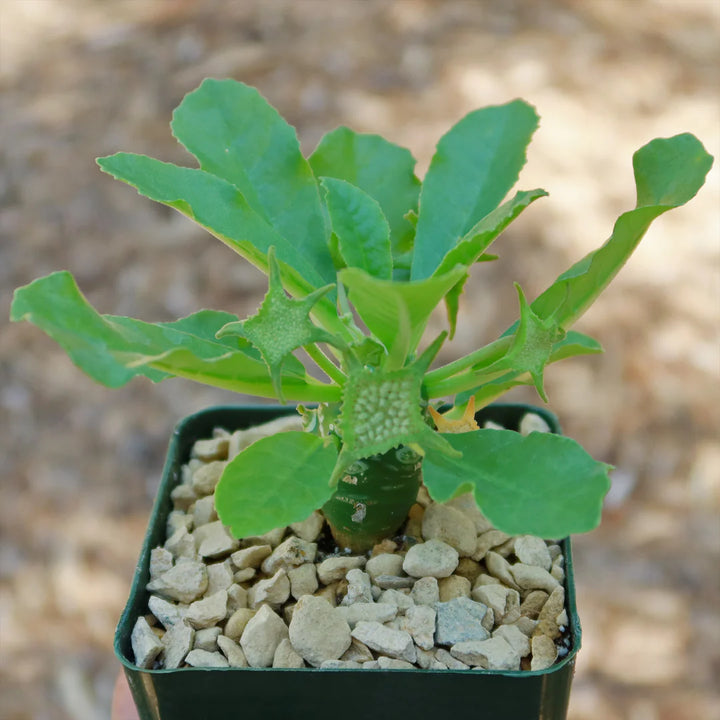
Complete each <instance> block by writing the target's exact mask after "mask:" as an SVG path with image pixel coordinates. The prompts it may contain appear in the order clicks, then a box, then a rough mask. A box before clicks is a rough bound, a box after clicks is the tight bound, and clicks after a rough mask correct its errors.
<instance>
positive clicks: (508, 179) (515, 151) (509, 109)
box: [411, 100, 538, 280]
mask: <svg viewBox="0 0 720 720" xmlns="http://www.w3.org/2000/svg"><path fill="white" fill-rule="evenodd" d="M537 124H538V116H537V113H536V112H535V110H534V108H532V107H531V106H530V105H528V104H527V103H525V102H523V101H522V100H514V101H513V102H510V103H508V104H506V105H499V106H494V107H487V108H483V109H481V110H475V111H474V112H471V113H470V114H468V115H466V116H465V117H464V118H463V119H462V120H461V121H460V122H459V123H457V124H456V125H455V126H453V127H452V128H451V129H450V131H449V132H448V133H446V134H445V135H444V136H443V137H442V138H441V139H440V142H439V143H438V145H437V151H436V153H435V155H434V156H433V159H432V162H431V163H430V168H429V169H428V172H427V175H426V176H425V180H424V181H423V186H422V191H421V194H420V210H419V213H418V223H417V232H416V234H415V246H414V249H413V260H412V271H411V278H412V279H413V280H419V279H422V278H426V277H429V276H430V275H432V274H433V273H434V272H435V270H436V269H437V268H438V266H439V265H440V263H441V262H442V260H443V258H444V257H445V255H446V254H447V253H448V251H450V250H451V249H452V248H453V247H455V245H456V244H457V242H458V241H459V240H460V238H462V237H463V236H465V235H466V233H468V231H469V230H470V229H471V228H472V227H473V225H475V224H476V223H477V222H478V221H479V220H481V219H482V218H484V217H485V216H486V215H487V214H488V213H490V212H491V211H492V210H494V209H495V208H496V207H497V206H498V205H499V204H500V202H501V201H502V199H503V198H504V197H505V195H506V194H507V193H508V191H509V190H510V189H511V188H512V186H513V185H514V184H515V182H516V181H517V178H518V175H519V173H520V170H521V168H522V166H523V165H524V164H525V148H526V146H527V144H528V143H529V142H530V138H531V136H532V134H533V132H534V131H535V129H536V128H537Z"/></svg>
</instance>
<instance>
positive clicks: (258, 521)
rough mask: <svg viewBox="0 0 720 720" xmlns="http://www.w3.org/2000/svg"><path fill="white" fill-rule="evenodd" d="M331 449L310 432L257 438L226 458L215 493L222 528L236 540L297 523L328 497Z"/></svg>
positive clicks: (334, 457)
mask: <svg viewBox="0 0 720 720" xmlns="http://www.w3.org/2000/svg"><path fill="white" fill-rule="evenodd" d="M336 460H337V451H336V450H335V448H334V447H333V446H332V445H328V446H326V445H325V443H324V441H323V440H322V438H319V437H317V436H316V435H311V434H310V433H303V432H284V433H278V434H276V435H271V436H270V437H266V438H262V439H261V440H258V441H257V442H255V443H253V444H252V445H250V447H248V448H246V449H245V450H243V451H242V452H241V453H240V454H239V455H237V456H236V457H235V458H234V459H233V460H231V461H230V462H229V463H228V465H227V466H226V467H225V470H224V471H223V474H222V477H221V478H220V482H219V483H218V485H217V488H216V489H215V505H216V507H217V511H218V516H219V517H220V520H221V521H222V523H223V525H226V526H228V527H229V528H230V529H231V531H232V533H233V534H234V535H235V536H236V537H238V538H242V537H247V536H250V535H262V534H263V533H266V532H268V531H270V530H272V529H274V528H277V527H285V526H286V525H289V524H290V523H294V522H302V521H303V520H305V518H307V517H308V516H309V515H310V513H312V512H313V510H317V509H318V508H319V507H322V505H324V504H325V502H327V500H329V498H330V496H331V495H332V494H333V489H332V488H331V487H330V484H329V480H330V475H331V473H332V470H333V467H334V465H335V461H336Z"/></svg>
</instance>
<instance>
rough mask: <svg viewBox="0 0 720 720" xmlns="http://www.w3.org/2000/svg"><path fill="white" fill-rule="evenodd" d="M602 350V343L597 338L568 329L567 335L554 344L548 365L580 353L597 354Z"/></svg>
mask: <svg viewBox="0 0 720 720" xmlns="http://www.w3.org/2000/svg"><path fill="white" fill-rule="evenodd" d="M601 352H603V348H602V345H601V344H600V343H599V342H598V341H597V340H595V338H591V337H590V336H589V335H585V334H583V333H581V332H577V330H568V331H567V333H566V334H565V337H564V338H563V339H562V340H560V341H559V342H556V343H555V344H554V345H553V349H552V352H551V353H550V358H549V359H548V365H549V364H550V363H554V362H557V361H558V360H565V359H566V358H571V357H577V356H578V355H596V354H598V353H601Z"/></svg>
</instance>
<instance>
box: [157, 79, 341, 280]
mask: <svg viewBox="0 0 720 720" xmlns="http://www.w3.org/2000/svg"><path fill="white" fill-rule="evenodd" d="M171 127H172V131H173V135H174V136H175V137H176V138H177V139H178V140H179V141H180V142H181V143H182V144H183V145H184V146H185V148H186V149H187V150H188V151H189V152H190V153H192V154H193V155H194V156H195V157H196V158H197V159H198V161H199V163H200V167H201V168H202V169H203V170H205V171H206V172H208V173H211V174H213V175H216V176H218V177H220V178H223V179H224V180H227V181H228V182H230V183H232V184H233V185H234V186H235V187H236V188H237V189H238V190H239V191H240V192H241V193H242V195H243V197H244V198H245V200H246V201H247V203H248V205H249V206H250V207H251V208H252V209H253V210H254V211H255V212H256V213H257V214H258V215H260V216H261V217H262V218H263V219H265V220H266V222H267V223H268V224H269V225H271V226H272V228H273V229H274V230H275V231H276V232H277V233H278V234H279V235H281V236H282V237H283V238H285V239H286V240H287V241H288V243H289V244H290V245H292V246H293V247H294V248H295V249H296V250H297V253H298V255H300V256H302V257H303V258H304V259H305V261H306V262H307V263H311V264H312V265H313V266H314V267H315V270H316V272H317V273H318V274H319V276H320V277H321V278H322V282H321V283H320V284H326V283H330V282H332V281H333V280H334V279H335V271H334V268H333V266H332V262H331V259H330V256H329V254H328V250H327V242H328V237H329V232H328V228H327V227H326V225H325V218H324V213H323V208H322V202H321V200H320V194H319V192H318V187H317V183H316V182H315V178H314V177H313V173H312V170H311V169H310V165H309V164H308V162H307V160H305V158H304V157H303V155H302V153H301V151H300V143H299V142H298V138H297V134H296V132H295V129H294V128H293V127H292V126H291V125H289V124H288V123H287V122H286V121H285V120H284V119H283V117H282V116H281V115H280V114H279V113H278V111H277V110H276V109H275V108H274V107H273V106H272V105H270V103H269V102H268V101H267V100H266V99H265V98H264V97H263V96H262V95H261V94H260V93H259V92H258V91H257V90H256V89H255V88H253V87H249V86H248V85H244V84H243V83H240V82H237V81H235V80H215V79H211V78H209V79H206V80H204V81H203V82H202V84H201V85H200V87H198V88H197V89H196V90H194V91H193V92H191V93H188V94H187V95H186V96H185V98H184V99H183V101H182V102H181V103H180V105H179V106H178V107H177V108H176V109H175V112H174V113H173V119H172V123H171ZM279 256H280V258H281V259H282V260H284V261H285V262H289V263H290V264H291V265H293V267H294V268H295V269H296V270H297V271H298V272H300V273H301V274H305V269H304V268H303V267H302V266H298V265H295V264H293V262H292V261H293V258H292V257H290V256H288V257H287V258H286V257H283V255H282V253H280V254H279Z"/></svg>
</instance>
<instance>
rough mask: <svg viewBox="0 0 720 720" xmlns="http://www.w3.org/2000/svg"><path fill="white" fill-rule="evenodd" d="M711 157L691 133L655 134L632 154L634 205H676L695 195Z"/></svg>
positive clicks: (709, 166)
mask: <svg viewBox="0 0 720 720" xmlns="http://www.w3.org/2000/svg"><path fill="white" fill-rule="evenodd" d="M712 164H713V158H712V156H711V155H708V153H707V152H705V148H704V147H703V145H702V143H701V142H700V141H699V140H698V139H697V138H696V137H695V136H694V135H692V134H691V133H683V134H681V135H675V136H674V137H671V138H655V140H651V141H650V142H649V143H648V144H647V145H645V146H644V147H642V148H640V149H639V150H638V151H637V152H636V153H635V155H633V169H634V171H635V184H636V186H637V207H644V206H651V205H664V206H668V207H678V206H679V205H684V204H685V203H686V202H688V201H689V200H692V198H694V197H695V195H696V194H697V192H698V190H700V188H701V187H702V186H703V183H704V182H705V176H706V175H707V173H708V172H709V170H710V168H711V167H712Z"/></svg>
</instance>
